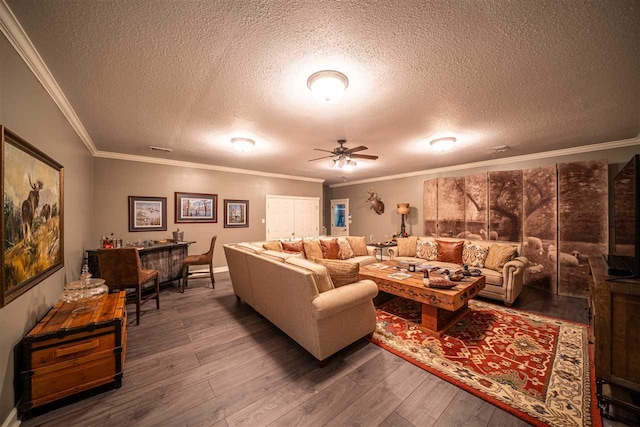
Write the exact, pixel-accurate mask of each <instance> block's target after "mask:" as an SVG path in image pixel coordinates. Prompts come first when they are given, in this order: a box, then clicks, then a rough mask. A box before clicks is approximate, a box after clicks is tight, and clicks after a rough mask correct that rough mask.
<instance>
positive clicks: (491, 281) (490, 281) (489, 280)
mask: <svg viewBox="0 0 640 427" xmlns="http://www.w3.org/2000/svg"><path fill="white" fill-rule="evenodd" d="M480 271H481V272H482V275H483V276H484V280H485V284H486V285H487V286H498V287H502V280H503V277H502V273H500V272H497V271H495V270H491V269H488V268H481V269H480Z"/></svg>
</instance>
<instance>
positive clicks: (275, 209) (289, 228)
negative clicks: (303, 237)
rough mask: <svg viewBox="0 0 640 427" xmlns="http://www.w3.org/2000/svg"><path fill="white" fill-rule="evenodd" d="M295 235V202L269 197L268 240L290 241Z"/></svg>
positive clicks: (283, 198)
mask: <svg viewBox="0 0 640 427" xmlns="http://www.w3.org/2000/svg"><path fill="white" fill-rule="evenodd" d="M294 234H295V201H294V200H293V199H288V198H285V197H269V196H267V240H275V239H290V238H291V236H293V235H294Z"/></svg>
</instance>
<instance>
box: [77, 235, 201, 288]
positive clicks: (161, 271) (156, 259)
mask: <svg viewBox="0 0 640 427" xmlns="http://www.w3.org/2000/svg"><path fill="white" fill-rule="evenodd" d="M191 243H195V242H177V243H174V242H168V243H156V244H154V245H150V246H145V247H141V248H139V251H140V262H141V263H142V268H143V269H145V270H158V279H159V280H160V283H169V282H172V281H174V280H178V279H180V277H181V276H180V272H181V269H182V261H183V260H184V258H185V257H186V256H187V250H188V248H189V245H190V244H191ZM87 265H88V266H89V272H90V273H91V275H92V277H100V267H99V264H98V250H97V249H89V250H87Z"/></svg>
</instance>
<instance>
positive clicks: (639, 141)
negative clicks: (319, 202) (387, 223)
mask: <svg viewBox="0 0 640 427" xmlns="http://www.w3.org/2000/svg"><path fill="white" fill-rule="evenodd" d="M633 145H640V135H639V136H637V137H635V138H630V139H622V140H619V141H611V142H602V143H599V144H590V145H583V146H580V147H571V148H563V149H560V150H553V151H543V152H540V153H533V154H524V155H522V156H513V157H505V158H502V159H491V160H483V161H481V162H474V163H465V164H462V165H455V166H445V167H442V168H436V169H424V170H420V171H415V172H407V173H402V174H398V175H387V176H380V177H377V178H369V179H361V180H359V181H352V182H341V183H339V184H332V185H330V186H329V188H338V187H348V186H350V185H358V184H366V183H369V182H379V181H388V180H391V179H400V178H411V177H414V176H420V175H434V174H440V173H445V172H455V171H460V170H465V169H475V168H482V167H489V166H496V165H505V164H512V163H517V162H527V161H531V160H539V159H548V158H551V157H562V156H571V155H575V154H582V153H590V152H593V151H603V150H612V149H615V148H624V147H631V146H633Z"/></svg>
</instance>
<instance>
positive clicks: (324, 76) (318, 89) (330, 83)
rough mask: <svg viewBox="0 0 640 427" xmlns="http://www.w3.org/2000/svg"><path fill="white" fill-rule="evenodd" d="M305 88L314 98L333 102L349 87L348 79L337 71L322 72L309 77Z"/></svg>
mask: <svg viewBox="0 0 640 427" xmlns="http://www.w3.org/2000/svg"><path fill="white" fill-rule="evenodd" d="M307 87H308V88H309V90H311V93H313V95H314V96H316V97H318V98H320V99H322V100H324V101H335V100H336V99H338V98H340V97H341V96H342V94H343V93H344V91H345V89H346V88H347V87H349V79H348V78H347V76H345V75H344V74H342V73H341V72H339V71H334V70H323V71H318V72H317V73H313V74H311V76H309V79H308V80H307Z"/></svg>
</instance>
